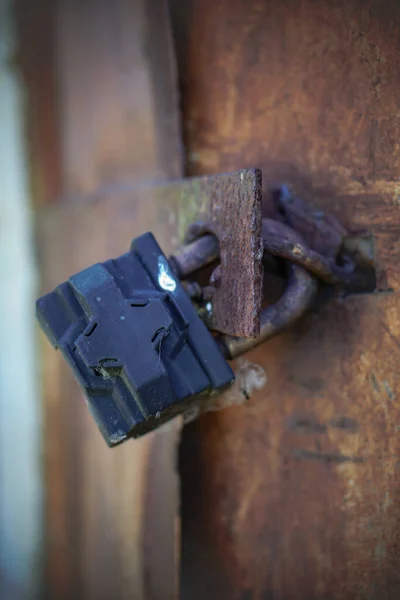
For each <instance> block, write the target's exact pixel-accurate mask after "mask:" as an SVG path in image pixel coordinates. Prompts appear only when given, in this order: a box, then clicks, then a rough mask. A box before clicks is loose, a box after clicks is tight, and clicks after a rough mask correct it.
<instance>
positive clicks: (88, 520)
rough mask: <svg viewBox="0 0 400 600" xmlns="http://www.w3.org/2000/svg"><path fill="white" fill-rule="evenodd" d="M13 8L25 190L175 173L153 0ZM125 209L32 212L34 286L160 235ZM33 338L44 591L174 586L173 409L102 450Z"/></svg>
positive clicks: (166, 36) (81, 189) (61, 374)
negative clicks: (27, 177) (26, 149)
mask: <svg viewBox="0 0 400 600" xmlns="http://www.w3.org/2000/svg"><path fill="white" fill-rule="evenodd" d="M25 4H26V3H25ZM50 4H51V3H50ZM46 5H47V6H46ZM50 9H51V10H50ZM48 11H50V12H48ZM49 14H50V15H51V16H52V18H53V20H51V19H49V17H48V15H49ZM19 21H20V23H19V25H20V26H19V29H20V31H21V32H22V38H21V39H22V44H21V61H22V65H23V67H24V72H25V76H26V80H27V84H28V89H27V92H28V95H27V97H28V107H29V109H30V110H29V113H28V125H30V127H29V128H28V129H29V130H30V131H31V135H30V137H29V140H30V142H31V156H32V172H33V182H34V183H36V184H37V182H40V185H35V191H36V193H37V194H39V193H43V194H44V201H45V202H46V201H47V202H51V201H52V202H54V201H55V200H58V202H59V204H60V205H63V206H65V207H67V206H69V205H72V203H73V202H78V203H82V205H83V204H84V203H85V202H87V201H89V200H92V201H93V199H94V201H96V198H97V197H99V195H100V196H101V193H102V191H104V190H105V189H107V190H108V192H109V193H110V194H111V191H110V190H113V189H115V190H119V191H120V190H121V189H123V188H124V187H125V186H127V185H132V184H133V183H137V182H141V181H144V180H146V181H149V180H159V179H162V180H165V179H170V178H178V177H180V176H181V174H182V167H181V148H180V128H179V123H180V122H179V114H178V98H177V86H176V70H175V63H174V52H173V46H172V39H171V35H170V28H169V19H168V14H167V8H166V3H165V2H164V1H163V0H152V1H151V2H146V1H144V0H135V1H134V2H126V1H124V0H117V1H116V2H112V3H110V2H106V1H103V2H95V1H94V0H89V1H88V2H83V3H82V2H78V1H77V0H72V1H71V2H58V3H55V4H51V6H49V5H48V3H47V2H45V3H44V4H43V6H41V7H38V6H37V5H36V4H35V9H33V8H32V9H31V8H30V7H28V6H27V7H26V10H24V6H22V10H21V11H20V17H19ZM43 82H44V84H45V89H46V90H47V91H48V93H47V94H46V93H44V92H43V91H41V89H40V86H41V85H42V84H43ZM43 127H44V128H45V131H43V130H42V129H41V128H43ZM32 131H33V133H32ZM54 193H56V194H57V195H58V198H54V196H52V194H54ZM38 202H39V201H38ZM130 208H131V210H130V211H129V214H125V215H118V216H114V215H113V214H109V213H107V212H106V211H103V213H102V214H97V215H96V220H93V221H92V222H89V223H86V229H85V231H83V230H82V226H79V225H81V224H79V223H76V222H75V223H72V222H71V220H69V219H68V216H67V217H66V218H65V219H64V220H63V221H62V220H60V219H58V221H57V220H55V221H54V222H53V227H52V228H50V229H46V226H45V223H47V222H48V221H47V217H45V216H44V215H43V213H40V214H39V217H38V249H39V255H40V267H41V273H42V279H43V287H42V289H43V291H49V289H50V288H51V286H52V285H54V284H55V283H57V282H59V281H61V280H62V279H64V278H65V277H67V276H68V275H69V274H71V273H72V272H75V271H76V270H77V269H80V268H82V267H84V266H87V265H88V264H90V263H93V262H96V261H98V260H102V259H103V258H106V257H109V256H113V255H114V256H115V255H118V254H119V253H121V252H124V251H126V248H127V247H129V243H130V240H131V238H132V237H133V236H135V235H136V234H139V233H142V232H143V231H144V230H146V229H150V228H151V229H152V230H153V231H155V234H156V235H157V234H158V233H160V235H159V237H160V238H161V242H163V241H164V245H166V246H168V244H169V245H171V238H170V237H169V238H168V239H165V240H163V239H162V236H163V233H162V232H159V231H158V230H157V228H156V227H155V226H154V225H155V223H154V215H153V213H152V210H151V206H144V207H143V206H142V207H139V206H137V207H136V206H134V205H132V206H131V207H130ZM48 210H53V209H51V208H49V209H48ZM65 210H66V213H67V215H68V214H69V209H68V208H65ZM61 213H62V211H61ZM172 229H173V224H171V226H170V228H169V229H168V233H171V231H172ZM168 233H167V236H168ZM41 349H42V364H43V394H44V435H45V439H44V461H45V469H44V475H45V485H46V514H45V519H46V535H45V556H44V560H45V561H46V573H45V582H44V587H45V592H46V595H47V597H49V598H50V599H51V600H53V599H55V598H57V600H62V599H63V598H65V599H67V598H68V600H69V599H71V598H74V599H79V598H84V599H85V600H86V599H90V598H93V599H95V600H99V599H101V598H107V599H110V598H115V599H124V598H135V599H136V598H137V599H139V600H140V599H141V598H146V599H148V598H154V599H158V598H159V599H162V600H164V598H166V599H172V598H173V597H175V593H176V589H177V559H178V555H179V515H178V512H179V511H178V479H177V476H176V444H177V440H178V435H179V421H174V422H173V423H172V424H171V425H170V426H169V428H165V429H163V430H162V431H160V433H159V434H155V435H150V436H148V437H147V438H145V439H143V440H141V441H131V442H127V443H126V444H124V445H122V446H121V447H120V448H116V449H115V450H114V451H113V450H110V449H109V448H107V447H106V445H105V444H104V441H103V440H102V438H101V435H100V433H99V432H98V430H97V428H96V425H95V423H94V422H93V420H92V418H91V416H90V414H89V412H88V410H87V407H86V405H85V402H84V399H83V397H82V396H81V394H80V392H79V391H78V388H77V385H76V383H75V382H74V381H73V380H72V378H71V376H70V373H69V372H68V369H67V368H66V365H65V363H64V362H63V360H62V359H61V357H60V355H59V353H57V352H55V351H54V350H53V349H52V348H51V347H50V346H49V344H48V342H47V341H46V340H44V339H43V343H42V346H41Z"/></svg>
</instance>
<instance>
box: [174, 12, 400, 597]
mask: <svg viewBox="0 0 400 600" xmlns="http://www.w3.org/2000/svg"><path fill="white" fill-rule="evenodd" d="M173 4H174V5H175V11H174V23H175V28H176V32H175V35H176V39H177V41H178V58H179V64H180V77H181V89H182V96H183V98H182V100H183V115H184V138H185V142H186V146H187V164H188V173H189V174H191V175H197V174H201V173H210V172H211V173H212V172H219V171H223V170H230V169H235V168H239V167H240V168H243V167H253V166H257V167H260V168H261V169H262V171H263V180H264V184H265V187H264V196H265V201H266V206H265V210H266V212H267V213H268V211H269V207H268V205H269V200H270V191H271V189H272V188H273V186H274V185H276V184H277V183H281V182H289V183H292V184H294V186H295V187H296V190H297V191H298V193H299V194H301V195H302V196H303V197H304V198H305V199H306V200H307V201H309V202H310V201H311V202H314V203H315V205H316V206H317V207H322V208H327V209H329V210H332V212H334V213H335V214H336V215H337V216H338V217H339V218H341V219H343V220H344V221H345V222H346V224H347V225H353V226H357V227H358V226H360V225H362V226H365V227H367V228H371V230H372V231H373V233H374V236H375V240H376V248H377V256H378V263H379V264H378V267H379V287H380V288H381V289H388V288H391V289H393V290H394V292H393V293H390V292H385V293H381V294H379V293H377V294H375V295H371V296H362V297H360V296H358V297H353V298H349V299H347V300H346V301H336V302H333V303H331V304H329V305H327V306H325V307H322V308H321V310H320V311H319V312H318V313H317V314H314V315H312V316H310V317H309V318H308V319H306V320H304V321H303V322H302V323H300V324H299V325H298V326H297V327H296V328H295V329H293V330H292V331H291V332H288V333H287V334H285V335H284V336H282V337H280V338H277V339H276V340H273V341H271V342H270V343H268V344H265V346H263V347H262V348H260V349H258V350H256V351H254V352H252V353H251V354H249V355H248V356H246V357H245V359H242V361H240V362H239V363H238V365H237V369H238V371H237V372H238V375H239V377H240V379H241V387H242V390H243V396H251V398H250V400H249V401H248V402H246V403H245V404H244V405H243V406H240V407H234V408H227V409H225V410H224V411H221V412H217V413H215V412H214V413H212V414H209V415H206V416H204V417H202V418H201V419H199V420H198V421H195V422H193V423H191V424H190V425H188V426H187V428H185V430H184V435H183V443H182V445H181V458H180V464H181V469H180V470H181V477H182V536H183V546H182V573H181V577H182V598H185V599H186V598H190V600H195V599H196V598H199V599H200V598H205V597H207V598H209V599H210V600H211V599H213V598H218V599H219V600H221V599H223V598H229V599H241V600H244V599H245V598H274V599H280V598H282V599H285V600H290V599H292V598H293V599H296V600H299V599H307V600H310V599H312V598H328V597H329V598H335V599H341V600H348V599H353V598H376V599H379V598H383V597H385V598H393V599H394V598H397V597H398V595H399V589H400V579H399V572H400V568H399V567H400V564H399V555H398V546H399V543H400V518H399V511H398V502H399V497H398V490H399V481H400V470H399V461H398V456H399V451H400V447H399V437H398V432H397V429H398V423H399V407H398V402H397V399H398V396H399V393H400V380H399V379H400V378H399V374H398V351H399V346H400V341H399V340H400V337H399V336H400V321H399V317H398V314H399V296H398V294H397V293H396V292H398V290H399V285H400V279H399V269H398V261H399V258H400V246H399V239H400V237H399V233H400V231H399V223H398V195H399V184H398V181H397V180H398V172H399V167H400V155H399V153H398V151H397V150H398V148H397V145H398V143H397V139H398V134H399V120H398V110H397V104H398V100H397V96H398V94H397V89H398V86H399V84H400V81H399V77H400V75H399V73H400V69H399V67H400V51H399V46H398V28H399V24H400V5H399V4H398V2H395V1H394V0H387V1H385V2H379V1H378V0H368V1H364V2H359V1H356V0H353V1H350V2H348V1H347V2H345V1H344V0H340V1H339V2H336V3H331V2H328V0H326V1H325V2H320V3H315V2H313V1H312V0H301V1H300V2H297V1H295V0H291V1H288V2H284V3H282V2H280V1H279V0H269V2H262V1H261V0H251V1H250V2H249V1H245V0H234V2H228V1H227V0H222V1H221V2H218V3H215V2H212V1H211V0H201V1H200V0H191V1H190V2H187V3H185V7H184V8H183V7H182V3H180V2H175V3H173ZM255 372H257V373H258V374H260V373H261V374H264V381H265V380H266V383H265V385H264V387H263V388H262V389H261V390H259V391H257V392H254V393H251V389H252V387H254V386H253V383H252V382H253V379H252V378H251V377H249V376H248V375H249V374H250V375H252V374H253V375H254V373H255ZM243 401H244V398H243ZM235 402H237V399H236V400H235Z"/></svg>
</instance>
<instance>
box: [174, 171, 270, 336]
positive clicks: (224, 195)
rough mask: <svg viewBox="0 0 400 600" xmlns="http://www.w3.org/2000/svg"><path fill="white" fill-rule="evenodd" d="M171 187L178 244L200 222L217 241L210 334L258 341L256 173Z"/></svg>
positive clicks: (259, 267) (258, 193)
mask: <svg viewBox="0 0 400 600" xmlns="http://www.w3.org/2000/svg"><path fill="white" fill-rule="evenodd" d="M170 186H171V187H172V189H173V194H174V195H175V194H176V197H177V199H178V201H179V206H178V207H176V210H177V215H178V223H179V225H178V231H179V234H180V237H181V239H183V238H184V237H185V235H186V233H187V231H188V227H189V226H190V225H191V224H192V223H194V222H202V223H204V224H205V225H206V226H207V228H208V229H209V230H210V231H212V232H213V233H215V235H216V236H217V238H218V240H219V247H220V262H221V278H220V282H219V285H218V287H217V289H216V290H215V293H214V295H213V303H212V304H213V315H212V323H213V329H216V330H217V331H220V332H222V333H227V334H230V335H235V336H241V337H257V336H258V335H259V332H260V312H261V299H262V275H263V272H262V255H263V245H262V238H261V228H262V223H261V221H262V210H261V171H260V170H259V169H247V170H241V171H236V172H235V173H226V174H220V175H211V176H206V177H194V178H190V179H185V180H182V181H180V182H173V183H171V184H170ZM171 200H172V199H171Z"/></svg>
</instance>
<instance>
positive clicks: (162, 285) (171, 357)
mask: <svg viewBox="0 0 400 600" xmlns="http://www.w3.org/2000/svg"><path fill="white" fill-rule="evenodd" d="M37 316H38V319H39V322H40V325H41V327H42V328H43V330H44V332H45V333H46V335H47V337H48V338H49V340H50V342H51V343H52V344H53V346H55V347H56V348H59V349H60V350H61V352H62V353H63V355H64V357H65V359H66V361H67V362H68V363H69V365H70V367H71V368H72V370H73V372H74V374H75V377H76V378H77V380H78V382H79V383H80V385H81V387H82V389H83V391H84V394H85V397H86V399H87V403H88V406H89V409H90V410H91V412H92V414H93V416H94V418H95V420H96V422H97V424H98V426H99V428H100V431H101V432H102V434H103V436H104V438H105V440H106V442H107V443H108V445H109V446H115V445H117V444H119V443H120V442H122V441H124V440H126V439H127V438H129V437H139V436H141V435H143V434H145V433H147V432H149V431H151V430H152V429H155V428H156V427H158V426H159V425H161V424H162V423H164V422H165V421H167V420H169V419H171V418H172V417H174V416H175V415H178V414H180V413H182V412H183V411H185V410H186V409H187V408H188V406H189V404H190V403H191V402H193V401H195V400H197V399H199V397H202V396H206V395H210V394H215V393H216V392H220V391H221V390H223V389H224V388H226V387H227V386H229V384H230V383H231V382H232V381H233V380H234V375H233V372H232V370H231V368H230V366H229V364H228V363H227V362H226V360H225V358H224V357H223V355H222V353H221V351H220V349H219V347H218V345H217V343H216V342H215V341H214V338H213V336H212V334H211V333H210V332H209V331H208V329H207V328H206V326H205V325H204V323H203V322H202V320H201V319H200V317H199V316H198V315H197V313H196V310H195V308H194V306H193V305H192V303H191V301H190V299H189V297H188V295H187V294H186V292H185V290H184V288H183V286H182V284H181V282H180V281H179V279H178V278H177V277H176V275H175V274H174V272H173V271H172V269H171V265H170V264H169V262H168V260H167V258H166V256H165V255H164V254H163V252H162V250H161V249H160V247H159V245H158V243H157V242H156V240H155V239H154V237H153V235H152V234H151V233H146V234H144V235H142V236H140V237H138V238H136V239H135V240H133V242H132V245H131V248H130V251H129V252H128V253H126V254H124V255H122V256H120V257H118V258H117V259H115V260H108V261H106V262H104V263H99V264H95V265H93V266H91V267H89V268H88V269H85V270H84V271H81V272H80V273H77V274H76V275H73V276H72V277H70V279H69V280H68V281H66V282H64V283H62V284H60V285H59V286H58V287H57V288H56V289H55V290H54V291H52V292H50V293H49V294H47V295H46V296H43V297H42V298H40V299H39V300H38V301H37Z"/></svg>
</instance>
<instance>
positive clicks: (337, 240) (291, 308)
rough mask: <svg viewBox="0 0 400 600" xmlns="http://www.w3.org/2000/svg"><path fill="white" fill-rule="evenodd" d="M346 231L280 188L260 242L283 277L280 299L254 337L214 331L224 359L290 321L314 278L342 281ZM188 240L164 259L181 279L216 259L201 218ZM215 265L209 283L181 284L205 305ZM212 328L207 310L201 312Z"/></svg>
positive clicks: (349, 268)
mask: <svg viewBox="0 0 400 600" xmlns="http://www.w3.org/2000/svg"><path fill="white" fill-rule="evenodd" d="M347 235H348V232H347V231H346V229H345V228H344V227H343V226H342V225H341V224H340V223H339V222H338V221H337V220H336V219H335V218H334V217H333V216H331V215H328V214H325V213H322V212H321V211H317V212H315V211H314V212H313V211H312V210H311V209H310V208H309V207H308V206H307V205H306V203H305V202H303V201H302V200H300V199H299V198H296V197H294V196H293V195H291V194H290V192H289V190H288V189H287V188H286V187H282V188H281V190H280V194H279V196H278V198H277V201H276V218H274V219H270V218H264V219H263V222H262V240H263V245H264V256H263V263H264V269H265V270H266V271H268V272H272V273H275V274H279V275H284V276H286V278H287V285H286V288H285V291H284V293H283V295H282V296H281V298H280V299H279V300H278V301H277V302H276V303H275V304H273V305H271V306H268V307H267V308H265V309H264V310H263V311H262V314H261V322H260V335H259V336H258V337H257V338H255V339H251V338H237V337H233V336H227V335H221V334H219V335H217V337H216V339H217V341H218V343H219V345H220V347H221V349H222V351H223V353H224V355H225V356H226V357H227V358H228V359H233V358H236V357H237V356H239V355H241V354H243V353H244V352H246V351H248V350H250V349H252V348H254V347H255V346H257V345H259V344H260V343H262V342H264V341H266V340H267V339H270V338H272V337H274V336H276V335H277V334H278V333H280V332H281V331H283V330H284V329H286V328H287V327H288V326H289V325H292V324H293V323H294V322H296V321H297V320H298V319H299V318H300V317H301V316H302V315H303V314H304V313H305V312H306V311H307V310H308V308H309V307H310V305H311V303H312V301H313V300H314V298H315V295H316V292H317V288H318V281H320V282H322V283H325V284H329V285H344V284H345V283H346V281H348V280H349V277H351V274H352V272H353V270H354V264H353V262H352V260H351V259H350V258H349V257H347V256H345V255H343V256H341V249H342V243H343V239H344V238H345V237H346V236H347ZM188 240H189V243H188V244H186V245H185V246H183V247H182V248H181V250H180V251H179V252H177V253H176V254H174V255H173V256H172V257H171V258H170V262H171V265H172V266H173V268H174V270H175V272H176V273H177V275H178V276H179V277H180V279H187V278H188V277H189V276H190V275H192V274H193V273H194V272H196V271H197V270H199V269H200V268H202V267H204V266H207V265H211V264H212V263H214V262H215V261H216V260H217V259H218V255H219V248H218V240H217V238H216V236H215V235H214V232H213V230H212V228H211V227H210V226H209V225H208V224H206V223H201V222H196V223H194V224H192V226H191V227H190V229H189V233H188ZM221 268H222V267H221V265H218V266H217V267H216V268H215V269H214V270H213V272H212V274H211V277H210V282H209V285H207V286H205V287H203V288H201V287H200V286H199V285H198V284H197V283H196V282H190V283H189V284H188V285H187V291H188V293H189V295H190V296H191V297H192V299H193V300H194V301H195V302H200V301H203V304H205V305H206V306H210V303H212V296H213V291H214V290H215V288H216V287H218V285H219V284H220V280H221ZM202 316H203V318H204V320H205V322H206V324H207V326H208V327H209V328H210V329H213V323H212V314H211V311H209V310H208V311H207V310H204V308H203V314H202Z"/></svg>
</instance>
